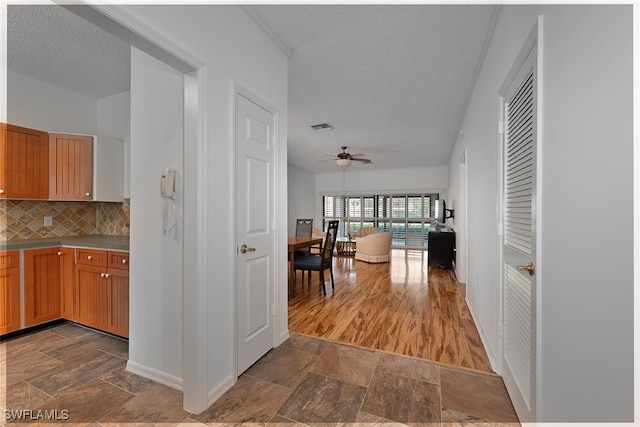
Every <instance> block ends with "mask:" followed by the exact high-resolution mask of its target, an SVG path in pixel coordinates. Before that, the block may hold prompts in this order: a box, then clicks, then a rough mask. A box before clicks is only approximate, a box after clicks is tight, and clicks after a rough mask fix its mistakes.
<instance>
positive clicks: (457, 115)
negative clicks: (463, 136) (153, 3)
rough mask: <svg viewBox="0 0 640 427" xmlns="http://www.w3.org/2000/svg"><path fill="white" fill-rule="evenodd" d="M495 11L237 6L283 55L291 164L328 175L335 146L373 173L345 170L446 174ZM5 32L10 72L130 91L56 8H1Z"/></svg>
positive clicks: (105, 91)
mask: <svg viewBox="0 0 640 427" xmlns="http://www.w3.org/2000/svg"><path fill="white" fill-rule="evenodd" d="M212 7H215V6H212ZM495 8H496V6H493V5H351V6H347V5H254V6H246V9H247V10H248V11H249V12H250V14H251V15H252V16H253V17H254V18H256V19H257V21H258V22H259V23H260V24H261V25H262V26H263V27H265V28H266V29H267V32H268V33H270V34H271V35H272V36H273V37H275V38H276V39H277V40H278V41H279V43H280V44H281V45H283V46H285V48H286V49H287V50H289V51H290V52H291V53H292V55H291V57H290V59H289V88H288V91H289V92H288V97H289V105H288V110H289V113H288V141H287V144H288V153H289V155H288V156H289V159H288V161H289V164H290V165H293V166H296V167H299V168H301V169H305V170H308V171H312V172H322V171H333V170H335V168H336V166H335V163H333V162H332V161H324V162H320V161H319V160H324V159H327V158H328V157H327V156H326V155H327V154H337V153H338V152H339V151H340V146H342V145H346V146H348V147H349V149H348V150H347V151H349V152H351V153H356V152H361V153H365V154H366V156H367V157H368V158H370V159H371V160H372V161H373V163H371V164H361V163H354V164H353V165H352V166H351V168H358V169H364V168H367V169H376V168H378V169H380V168H385V169H387V168H398V167H421V166H432V165H445V164H447V163H448V158H449V154H450V151H451V148H452V146H453V143H454V141H455V138H456V136H457V135H458V133H459V131H460V123H461V120H462V115H463V113H464V108H465V107H466V103H467V99H468V96H469V93H470V90H471V88H472V85H473V83H474V79H475V75H476V69H477V68H478V66H479V61H481V60H482V56H483V49H484V46H485V42H486V40H487V37H488V35H489V34H490V32H491V30H492V18H493V14H494V12H495ZM8 21H9V22H8V26H7V29H8V39H7V42H8V67H9V69H11V70H13V71H16V72H18V73H21V74H24V75H27V76H30V77H33V78H36V79H38V80H41V81H45V82H48V83H51V84H53V85H56V86H60V87H63V88H65V89H67V90H71V91H74V92H77V93H81V94H83V95H86V96H89V97H92V98H101V97H104V96H108V95H112V94H115V93H120V92H122V91H125V90H128V89H129V80H130V66H129V45H128V44H127V43H124V42H122V41H120V40H119V39H117V38H115V37H112V36H111V35H109V34H108V33H106V32H104V31H103V30H101V29H99V28H97V27H95V26H93V25H92V24H89V23H88V22H86V21H84V20H82V19H80V18H77V17H76V16H75V15H73V14H72V13H71V12H69V11H67V10H65V9H63V8H61V7H59V6H24V5H23V6H9V7H8ZM324 122H329V123H331V124H332V125H333V126H334V127H335V129H334V130H331V131H324V132H315V131H314V130H312V129H311V128H310V126H311V125H314V124H318V123H324Z"/></svg>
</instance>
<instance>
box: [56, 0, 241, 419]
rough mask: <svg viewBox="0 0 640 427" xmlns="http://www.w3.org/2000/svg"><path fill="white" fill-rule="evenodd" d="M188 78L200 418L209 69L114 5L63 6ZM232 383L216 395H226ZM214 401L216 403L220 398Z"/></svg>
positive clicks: (188, 336)
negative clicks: (226, 389) (224, 393)
mask: <svg viewBox="0 0 640 427" xmlns="http://www.w3.org/2000/svg"><path fill="white" fill-rule="evenodd" d="M61 6H62V7H65V8H67V9H68V10H70V11H71V12H73V13H75V14H77V15H78V16H80V17H82V18H83V19H85V20H87V21H89V22H91V23H93V24H94V25H96V26H98V27H100V28H102V29H103V30H105V31H107V32H109V33H111V34H113V35H115V36H116V37H118V38H120V39H122V40H124V41H126V42H127V43H129V44H131V45H132V46H135V47H136V48H138V49H140V50H141V51H143V52H145V53H147V54H149V55H151V56H153V57H155V58H156V59H158V60H160V61H162V62H164V63H165V64H167V65H169V66H171V67H173V68H175V69H176V70H178V71H180V72H182V73H183V74H184V99H183V102H184V105H183V108H184V143H183V144H184V145H183V150H184V161H185V164H189V168H185V170H184V224H183V227H184V228H183V230H184V240H183V267H184V269H183V272H182V283H183V286H184V290H183V301H182V309H183V315H184V316H183V324H182V335H183V342H182V369H183V382H182V392H183V396H184V398H183V407H184V409H185V410H187V411H190V412H193V413H199V412H202V411H203V410H205V409H206V408H207V407H208V406H209V404H210V400H211V397H210V396H209V392H208V382H207V378H208V375H207V329H206V326H207V311H206V303H207V296H206V295H207V292H206V291H207V281H206V280H207V268H206V267H207V254H208V241H207V233H206V230H207V227H206V206H207V197H206V195H207V187H206V185H207V179H206V177H205V176H204V171H205V170H206V167H205V166H206V165H205V162H206V159H207V155H206V153H207V127H206V123H207V116H208V109H207V103H206V102H205V100H206V96H207V84H206V82H207V80H208V79H207V67H206V65H205V63H204V62H203V61H201V60H200V59H198V58H197V57H196V56H194V55H192V54H191V53H190V52H188V51H186V50H184V49H182V48H181V47H179V46H176V45H175V44H174V43H172V42H171V41H169V40H167V39H166V38H164V37H163V36H161V35H159V34H158V33H156V32H155V31H153V30H151V29H150V28H149V27H147V26H146V25H145V24H143V23H142V22H140V21H138V20H137V19H135V18H132V17H131V16H129V15H128V14H127V13H126V12H123V11H122V10H121V9H120V8H119V7H118V6H114V5H98V4H92V5H86V4H81V5H61ZM231 385H232V384H223V387H219V388H218V389H217V390H214V392H215V393H213V394H214V395H216V396H217V395H218V394H222V393H223V392H224V391H225V390H224V389H225V388H228V387H230V386H231ZM216 396H214V398H215V397H216Z"/></svg>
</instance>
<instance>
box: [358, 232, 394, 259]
mask: <svg viewBox="0 0 640 427" xmlns="http://www.w3.org/2000/svg"><path fill="white" fill-rule="evenodd" d="M390 252H391V233H390V232H388V231H385V232H382V233H374V234H368V235H366V236H364V237H357V238H356V257H355V258H356V259H359V260H360V261H366V262H389V260H390V256H389V253H390Z"/></svg>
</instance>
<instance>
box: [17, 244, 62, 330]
mask: <svg viewBox="0 0 640 427" xmlns="http://www.w3.org/2000/svg"><path fill="white" fill-rule="evenodd" d="M24 316H25V317H24V323H25V326H32V325H37V324H38V323H43V322H46V321H49V320H54V319H58V318H59V317H60V257H59V256H58V248H45V249H31V250H26V251H24Z"/></svg>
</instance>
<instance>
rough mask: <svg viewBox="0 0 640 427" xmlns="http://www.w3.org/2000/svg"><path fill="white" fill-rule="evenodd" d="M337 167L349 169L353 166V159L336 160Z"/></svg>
mask: <svg viewBox="0 0 640 427" xmlns="http://www.w3.org/2000/svg"><path fill="white" fill-rule="evenodd" d="M336 166H338V167H341V168H348V167H349V166H351V159H336Z"/></svg>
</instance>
